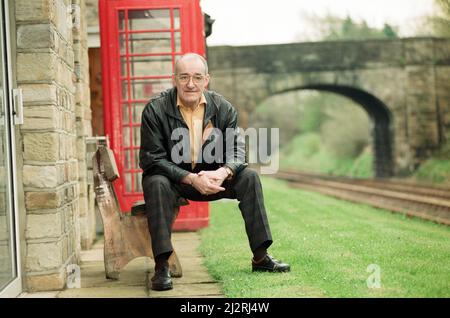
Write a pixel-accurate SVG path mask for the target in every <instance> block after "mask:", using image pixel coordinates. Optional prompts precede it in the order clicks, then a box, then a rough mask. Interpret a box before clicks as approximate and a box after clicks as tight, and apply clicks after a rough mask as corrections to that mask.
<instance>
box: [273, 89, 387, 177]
mask: <svg viewBox="0 0 450 318" xmlns="http://www.w3.org/2000/svg"><path fill="white" fill-rule="evenodd" d="M298 90H315V91H322V92H330V93H335V94H338V95H341V96H344V97H347V98H349V99H351V100H352V101H354V102H355V103H356V104H358V105H359V106H361V107H362V108H363V109H364V110H365V111H366V113H367V114H368V116H369V118H370V120H371V122H372V126H371V127H369V128H370V129H371V136H372V146H373V149H374V165H373V166H374V173H375V176H376V177H379V178H385V177H391V176H392V175H393V151H392V147H393V135H394V133H393V125H392V113H391V111H390V110H389V107H388V106H387V105H386V104H385V103H384V102H383V101H381V100H380V99H379V98H377V97H376V96H374V95H372V94H370V93H368V92H366V91H364V90H362V89H359V88H354V87H349V86H341V85H329V84H314V85H305V86H299V87H292V88H288V89H283V90H280V91H275V92H272V94H271V95H270V96H268V97H273V96H276V95H280V94H284V93H289V92H293V91H298Z"/></svg>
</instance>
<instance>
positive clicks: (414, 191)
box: [274, 170, 450, 225]
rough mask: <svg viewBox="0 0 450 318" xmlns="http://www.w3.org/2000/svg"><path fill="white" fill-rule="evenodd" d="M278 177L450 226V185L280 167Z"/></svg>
mask: <svg viewBox="0 0 450 318" xmlns="http://www.w3.org/2000/svg"><path fill="white" fill-rule="evenodd" d="M274 176H275V177H276V178H279V179H283V180H286V181H288V182H289V183H290V184H291V186H293V187H295V188H300V189H305V190H310V191H316V192H320V193H323V194H326V195H330V196H333V197H336V198H339V199H343V200H347V201H352V202H358V203H365V204H369V205H371V206H374V207H377V208H381V209H385V210H389V211H392V212H397V213H402V214H405V215H407V216H410V217H413V216H414V217H419V218H422V219H426V220H429V221H433V222H436V223H440V224H445V225H450V187H441V186H424V185H419V184H416V183H412V182H407V181H399V180H391V179H386V180H381V179H354V178H346V177H331V176H325V175H317V174H311V173H300V172H298V171H293V170H280V171H279V172H278V173H277V174H275V175H274Z"/></svg>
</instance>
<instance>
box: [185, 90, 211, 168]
mask: <svg viewBox="0 0 450 318" xmlns="http://www.w3.org/2000/svg"><path fill="white" fill-rule="evenodd" d="M177 106H178V108H179V109H180V112H181V115H182V116H183V119H184V121H185V122H186V124H187V126H188V128H189V141H190V145H191V165H192V169H194V167H195V163H196V162H197V158H198V154H199V151H200V150H201V147H202V144H203V117H204V115H205V106H206V98H205V95H204V94H202V97H201V98H200V102H199V103H198V105H197V106H196V107H195V108H194V109H192V108H190V107H186V106H184V105H183V103H182V102H181V100H180V98H179V97H178V96H177ZM208 126H209V123H208ZM205 130H206V129H205Z"/></svg>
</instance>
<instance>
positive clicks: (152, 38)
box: [128, 32, 172, 54]
mask: <svg viewBox="0 0 450 318" xmlns="http://www.w3.org/2000/svg"><path fill="white" fill-rule="evenodd" d="M171 39H172V36H171V33H170V32H146V33H130V34H129V35H128V41H129V45H130V48H129V53H130V54H140V53H171V52H172V40H171Z"/></svg>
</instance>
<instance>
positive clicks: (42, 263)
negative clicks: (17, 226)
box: [15, 0, 95, 291]
mask: <svg viewBox="0 0 450 318" xmlns="http://www.w3.org/2000/svg"><path fill="white" fill-rule="evenodd" d="M83 2H84V1H80V0H34V1H28V0H15V22H16V54H17V55H16V56H17V64H16V78H17V84H18V87H19V88H22V90H23V101H24V124H23V125H22V126H21V129H20V132H21V138H20V140H21V142H22V149H23V167H18V169H22V175H23V180H22V182H23V189H24V197H25V204H24V206H25V209H26V211H23V213H26V226H25V238H26V252H25V255H26V256H25V260H24V261H23V262H24V270H25V273H24V278H25V289H26V290H28V291H37V290H54V289H62V288H64V287H65V284H66V266H67V265H68V264H73V263H78V259H79V253H80V241H82V242H83V245H84V246H86V247H89V240H90V241H92V239H93V238H92V236H89V234H87V233H86V234H85V236H84V237H83V239H80V238H81V237H80V234H81V233H82V232H83V231H85V228H86V227H87V225H86V224H87V223H88V222H87V221H86V217H87V215H88V206H89V204H88V202H87V198H88V197H89V195H88V190H87V187H86V186H85V183H86V181H85V180H86V177H85V172H84V170H83V167H84V165H85V158H84V157H82V153H83V150H84V149H85V146H83V138H84V136H88V135H89V134H90V130H89V127H90V124H89V125H86V123H87V122H89V119H90V117H89V116H90V114H89V85H88V78H89V77H88V76H87V71H86V69H87V67H88V61H87V49H86V45H85V42H86V31H85V28H84V29H83V23H82V16H83V13H82V10H83V9H84V6H83ZM86 96H87V97H86ZM80 153H81V154H80ZM19 182H20V180H19ZM21 213H22V212H21ZM94 226H95V224H94ZM81 229H82V231H81ZM87 232H89V230H87ZM86 238H87V239H86Z"/></svg>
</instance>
